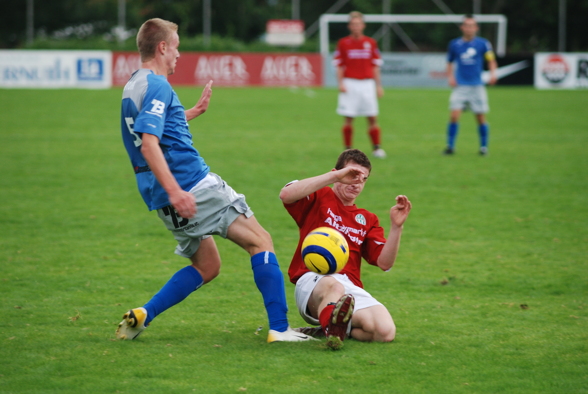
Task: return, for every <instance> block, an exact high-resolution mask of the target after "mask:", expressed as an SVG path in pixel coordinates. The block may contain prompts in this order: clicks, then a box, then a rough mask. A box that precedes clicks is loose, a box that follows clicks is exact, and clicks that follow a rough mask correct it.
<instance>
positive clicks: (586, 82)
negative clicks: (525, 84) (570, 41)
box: [535, 53, 588, 89]
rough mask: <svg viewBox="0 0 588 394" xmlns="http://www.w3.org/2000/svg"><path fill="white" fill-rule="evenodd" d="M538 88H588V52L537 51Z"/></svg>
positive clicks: (536, 82)
mask: <svg viewBox="0 0 588 394" xmlns="http://www.w3.org/2000/svg"><path fill="white" fill-rule="evenodd" d="M535 87H536V88H537V89H588V53H536V54H535Z"/></svg>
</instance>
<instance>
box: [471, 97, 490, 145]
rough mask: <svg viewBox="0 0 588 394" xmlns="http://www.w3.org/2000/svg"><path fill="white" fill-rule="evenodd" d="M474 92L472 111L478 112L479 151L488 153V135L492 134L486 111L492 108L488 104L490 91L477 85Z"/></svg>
mask: <svg viewBox="0 0 588 394" xmlns="http://www.w3.org/2000/svg"><path fill="white" fill-rule="evenodd" d="M473 94H474V98H473V100H472V111H473V112H474V114H476V121H477V123H478V135H479V136H480V151H479V152H480V154H481V155H486V154H487V153H488V136H489V134H490V128H489V127H488V123H487V122H486V113H488V111H489V109H490V107H489V105H488V93H487V92H486V88H485V87H484V86H483V85H482V86H476V87H475V90H474V93H473Z"/></svg>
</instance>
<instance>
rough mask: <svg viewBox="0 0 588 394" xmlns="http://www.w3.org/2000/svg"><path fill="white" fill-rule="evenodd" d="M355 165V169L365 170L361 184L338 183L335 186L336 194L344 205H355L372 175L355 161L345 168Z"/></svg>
mask: <svg viewBox="0 0 588 394" xmlns="http://www.w3.org/2000/svg"><path fill="white" fill-rule="evenodd" d="M349 165H353V166H355V167H359V168H361V169H362V170H363V173H364V174H363V176H362V177H361V182H360V183H355V184H353V185H347V184H344V183H341V182H337V183H335V184H334V185H333V190H334V191H335V194H337V195H338V196H339V198H340V199H341V201H343V203H350V204H353V203H354V202H355V199H356V198H357V197H358V196H359V195H360V194H361V192H362V191H363V188H364V187H365V183H366V182H367V180H368V176H369V175H370V170H369V169H367V168H366V167H364V166H361V165H359V164H357V163H356V162H355V161H350V162H349V163H347V164H346V165H345V167H347V166H349Z"/></svg>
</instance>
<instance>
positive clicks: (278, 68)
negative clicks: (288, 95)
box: [261, 56, 316, 85]
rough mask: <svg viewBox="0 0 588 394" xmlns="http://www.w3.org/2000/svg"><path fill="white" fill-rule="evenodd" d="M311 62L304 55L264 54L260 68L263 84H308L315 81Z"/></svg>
mask: <svg viewBox="0 0 588 394" xmlns="http://www.w3.org/2000/svg"><path fill="white" fill-rule="evenodd" d="M315 78H316V76H315V74H314V72H313V71H312V64H310V62H309V61H308V59H307V58H305V57H304V56H277V57H272V56H266V58H265V59H264V60H263V66H262V68H261V81H262V83H263V84H264V85H274V84H278V85H283V84H287V85H310V84H313V83H314V82H315Z"/></svg>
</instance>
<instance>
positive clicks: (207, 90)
mask: <svg viewBox="0 0 588 394" xmlns="http://www.w3.org/2000/svg"><path fill="white" fill-rule="evenodd" d="M211 97H212V79H211V80H210V81H208V83H207V84H206V86H205V87H204V89H203V90H202V95H200V100H198V102H197V103H196V107H197V108H198V109H199V110H200V111H202V112H201V114H203V113H204V112H205V111H206V110H207V109H208V104H210V98H211Z"/></svg>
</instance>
